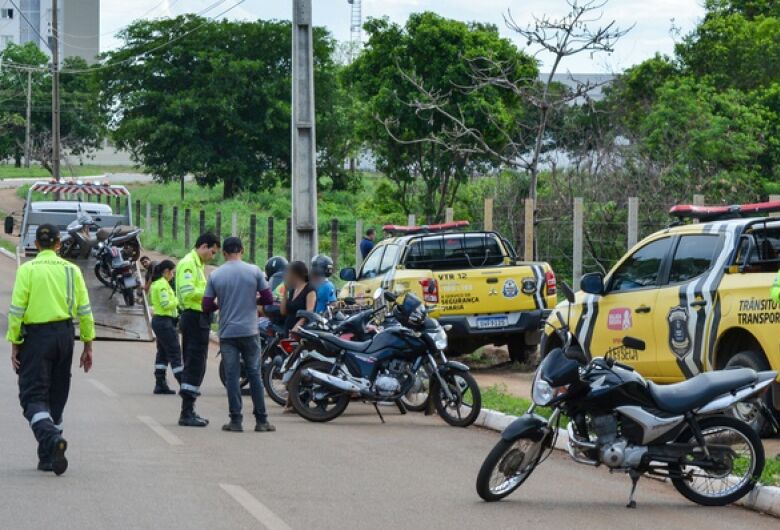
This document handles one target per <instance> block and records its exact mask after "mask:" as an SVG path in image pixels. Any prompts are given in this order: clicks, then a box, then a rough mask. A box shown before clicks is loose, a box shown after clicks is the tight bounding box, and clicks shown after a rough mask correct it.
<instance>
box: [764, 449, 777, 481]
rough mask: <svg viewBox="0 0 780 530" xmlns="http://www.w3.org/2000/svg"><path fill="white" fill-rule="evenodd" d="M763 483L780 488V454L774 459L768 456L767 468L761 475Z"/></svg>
mask: <svg viewBox="0 0 780 530" xmlns="http://www.w3.org/2000/svg"><path fill="white" fill-rule="evenodd" d="M761 483H762V484H767V485H769V486H780V454H778V455H776V456H774V457H772V456H770V455H767V457H766V466H765V467H764V472H763V473H762V474H761Z"/></svg>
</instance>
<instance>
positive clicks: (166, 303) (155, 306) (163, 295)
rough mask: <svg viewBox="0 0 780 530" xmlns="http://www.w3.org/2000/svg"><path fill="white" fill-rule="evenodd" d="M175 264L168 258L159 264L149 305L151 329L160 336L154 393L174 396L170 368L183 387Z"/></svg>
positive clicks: (152, 278) (158, 337)
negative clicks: (150, 307)
mask: <svg viewBox="0 0 780 530" xmlns="http://www.w3.org/2000/svg"><path fill="white" fill-rule="evenodd" d="M175 269H176V264H175V263H174V262H172V261H171V260H169V259H166V260H163V261H161V262H160V263H158V264H156V265H155V267H154V271H153V273H152V276H151V277H150V283H149V285H150V288H149V303H150V304H151V305H152V312H153V315H154V316H152V329H153V330H154V335H155V337H157V357H156V358H155V359H154V378H155V380H156V381H157V382H156V384H155V386H154V393H155V394H175V393H176V392H174V391H173V390H171V389H170V387H168V381H167V380H166V377H165V373H166V371H167V369H168V365H169V364H170V365H171V371H172V372H173V377H175V378H176V380H177V381H178V382H179V385H181V372H182V370H183V369H184V367H183V366H182V365H181V346H179V335H178V333H176V322H177V321H178V319H179V309H178V303H177V300H176V292H175V291H174V290H173V287H171V280H172V279H173V275H174V270H175Z"/></svg>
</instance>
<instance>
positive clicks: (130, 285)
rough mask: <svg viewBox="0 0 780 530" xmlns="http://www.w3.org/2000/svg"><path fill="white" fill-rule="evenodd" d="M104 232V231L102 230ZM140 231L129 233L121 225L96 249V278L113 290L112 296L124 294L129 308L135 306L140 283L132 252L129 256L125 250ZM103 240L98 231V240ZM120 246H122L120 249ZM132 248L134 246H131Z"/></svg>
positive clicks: (123, 296) (99, 243)
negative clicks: (117, 293)
mask: <svg viewBox="0 0 780 530" xmlns="http://www.w3.org/2000/svg"><path fill="white" fill-rule="evenodd" d="M101 230H103V229H101ZM140 232H141V230H140V229H135V230H132V231H129V232H126V231H125V232H123V231H121V230H119V225H117V226H116V227H114V230H113V231H112V232H110V233H109V234H108V236H106V237H105V239H104V240H99V241H98V243H97V245H96V249H95V258H96V259H97V262H96V263H95V277H96V278H97V279H98V281H100V283H102V284H103V285H105V286H106V287H110V288H111V289H112V292H111V296H114V294H115V293H116V292H117V291H119V292H121V293H122V298H123V299H124V302H125V305H127V306H128V307H130V306H133V305H135V292H136V290H137V288H138V285H139V282H138V278H137V275H136V270H135V261H133V259H132V257H133V255H132V250H131V251H130V252H131V254H130V255H128V254H127V253H126V251H125V250H123V248H125V246H126V244H127V243H129V242H131V241H133V240H136V241H137V236H138V234H140ZM100 238H101V233H100V230H98V239H100ZM120 245H122V246H121V247H120ZM131 247H132V244H131Z"/></svg>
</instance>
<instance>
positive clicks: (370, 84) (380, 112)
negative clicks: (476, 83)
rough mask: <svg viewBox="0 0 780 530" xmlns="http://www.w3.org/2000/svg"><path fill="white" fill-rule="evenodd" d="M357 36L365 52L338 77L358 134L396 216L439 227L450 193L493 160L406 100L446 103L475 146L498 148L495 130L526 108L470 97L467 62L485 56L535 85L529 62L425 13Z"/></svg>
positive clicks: (496, 39) (474, 30) (486, 90)
mask: <svg viewBox="0 0 780 530" xmlns="http://www.w3.org/2000/svg"><path fill="white" fill-rule="evenodd" d="M365 30H366V32H367V33H368V42H367V44H366V47H365V49H364V51H363V52H362V53H361V55H360V56H359V57H358V58H357V60H355V62H354V63H353V64H352V65H351V66H350V67H349V69H348V72H347V78H348V80H349V81H350V82H351V85H350V89H351V90H354V92H355V93H356V94H357V96H358V99H359V100H360V101H361V102H362V103H363V104H364V105H365V114H364V117H363V119H362V120H361V123H360V125H359V129H358V130H359V135H360V137H361V138H363V139H364V140H365V142H366V145H367V146H368V147H369V148H370V150H371V152H372V154H373V155H374V156H375V157H376V159H377V166H378V168H379V169H380V171H382V172H384V173H385V174H386V175H387V176H388V177H389V178H390V179H391V180H392V181H393V182H394V183H395V186H396V193H395V194H394V198H395V199H396V200H397V201H398V203H400V205H401V207H402V208H403V210H404V212H406V213H413V212H422V213H423V215H424V216H425V218H426V219H427V220H428V221H434V220H440V219H442V218H443V216H444V210H445V208H446V207H448V206H450V205H451V204H452V203H453V200H454V198H455V197H456V196H457V193H458V188H459V186H460V185H461V184H462V183H463V182H465V181H466V179H468V178H469V177H470V176H471V175H473V174H475V173H477V172H483V171H485V170H487V169H489V168H491V167H495V165H497V164H498V163H499V161H498V160H496V159H495V158H494V157H492V156H491V155H490V154H489V153H485V152H479V150H478V149H477V142H476V141H475V140H474V139H473V138H470V137H468V135H460V136H458V137H453V136H450V135H449V134H448V133H449V132H451V131H452V129H453V127H452V123H451V121H450V119H449V118H448V117H446V116H444V115H443V113H441V112H438V111H436V110H431V109H428V110H425V109H420V108H416V107H415V106H414V105H412V104H410V103H409V102H410V101H414V100H418V99H419V98H420V91H419V87H420V86H424V87H425V89H426V90H427V91H428V94H437V95H446V99H447V102H446V104H444V105H443V108H444V111H445V112H451V113H456V114H457V115H458V118H459V119H463V120H466V121H468V123H469V124H471V125H472V126H473V127H475V128H478V129H479V130H480V131H481V135H482V141H484V142H485V143H487V144H488V145H492V146H498V145H499V144H500V142H501V141H502V138H501V133H502V132H503V130H506V129H508V128H511V127H512V126H514V124H516V123H517V122H518V121H519V120H520V119H521V118H522V116H523V115H524V113H526V109H525V108H524V107H523V105H521V104H520V101H519V98H518V97H517V95H515V94H512V93H510V92H508V91H502V90H499V89H496V88H494V87H489V86H485V87H481V89H480V90H473V89H471V88H470V85H472V82H473V80H472V76H471V74H472V61H478V60H479V59H480V58H483V57H491V58H492V59H493V60H495V61H496V62H500V63H501V64H502V65H503V66H504V68H506V70H507V71H510V72H512V74H513V75H515V76H516V77H517V78H525V79H535V78H536V75H537V69H536V64H535V61H534V60H533V59H532V58H531V57H529V56H527V55H525V54H523V53H522V52H520V51H518V50H517V49H516V48H515V46H514V45H513V44H512V43H511V42H510V41H509V40H507V39H504V38H501V37H500V36H499V33H498V30H497V29H496V28H495V27H494V26H490V25H484V24H476V23H473V24H465V23H463V22H458V21H455V20H450V19H446V18H443V17H440V16H438V15H436V14H434V13H420V14H415V15H412V16H410V17H409V19H408V21H407V22H406V24H405V25H404V26H400V25H398V24H393V23H391V22H390V21H389V20H387V19H386V18H383V19H372V20H369V21H368V22H367V23H366V25H365ZM496 148H497V147H496Z"/></svg>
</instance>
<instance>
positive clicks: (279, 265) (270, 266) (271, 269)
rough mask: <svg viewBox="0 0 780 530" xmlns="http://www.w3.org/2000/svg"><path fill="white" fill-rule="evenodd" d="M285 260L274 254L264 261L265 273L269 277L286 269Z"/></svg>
mask: <svg viewBox="0 0 780 530" xmlns="http://www.w3.org/2000/svg"><path fill="white" fill-rule="evenodd" d="M287 265H288V263H287V260H286V259H284V258H283V257H281V256H274V257H272V258H271V259H269V260H268V261H266V262H265V275H266V276H267V277H268V278H270V277H271V276H273V275H274V274H276V273H278V272H284V271H286V270H287Z"/></svg>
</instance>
